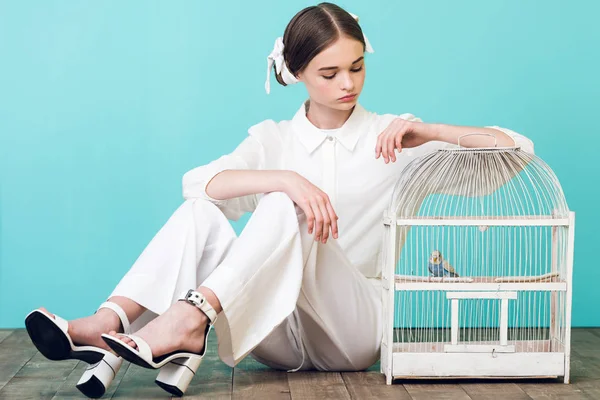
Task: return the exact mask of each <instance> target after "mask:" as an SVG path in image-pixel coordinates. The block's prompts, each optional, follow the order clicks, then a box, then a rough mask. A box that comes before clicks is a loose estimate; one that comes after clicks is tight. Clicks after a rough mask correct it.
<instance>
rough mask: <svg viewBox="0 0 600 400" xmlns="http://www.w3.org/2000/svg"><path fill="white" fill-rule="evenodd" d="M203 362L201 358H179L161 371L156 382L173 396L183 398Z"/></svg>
mask: <svg viewBox="0 0 600 400" xmlns="http://www.w3.org/2000/svg"><path fill="white" fill-rule="evenodd" d="M201 362H202V358H201V357H190V358H177V359H175V360H173V361H171V362H170V363H168V364H166V365H164V366H163V367H162V368H161V369H160V372H159V374H158V376H157V377H156V380H155V382H156V384H157V385H158V386H160V387H161V388H163V389H164V390H166V391H167V392H169V393H171V394H172V395H174V396H183V394H184V393H185V391H186V390H187V388H188V386H189V385H190V382H191V381H192V378H193V377H194V375H195V374H196V371H197V370H198V367H200V363H201Z"/></svg>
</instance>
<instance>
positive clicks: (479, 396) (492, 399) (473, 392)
mask: <svg viewBox="0 0 600 400" xmlns="http://www.w3.org/2000/svg"><path fill="white" fill-rule="evenodd" d="M460 386H461V387H462V388H463V390H464V391H465V392H467V394H468V395H469V396H470V397H471V398H472V399H473V400H496V399H511V400H529V399H531V397H529V395H527V393H525V392H524V391H523V389H521V388H520V387H519V385H517V384H515V383H507V382H498V383H471V382H469V383H461V384H460Z"/></svg>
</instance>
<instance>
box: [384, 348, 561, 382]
mask: <svg viewBox="0 0 600 400" xmlns="http://www.w3.org/2000/svg"><path fill="white" fill-rule="evenodd" d="M393 362H394V367H393V371H394V376H398V377H400V376H403V377H415V376H429V377H435V376H461V377H462V376H467V377H468V376H472V377H476V376H490V377H491V376H515V377H516V376H562V375H563V373H564V354H563V353H497V354H495V355H493V356H492V355H491V354H487V353H464V354H460V353H394V358H393Z"/></svg>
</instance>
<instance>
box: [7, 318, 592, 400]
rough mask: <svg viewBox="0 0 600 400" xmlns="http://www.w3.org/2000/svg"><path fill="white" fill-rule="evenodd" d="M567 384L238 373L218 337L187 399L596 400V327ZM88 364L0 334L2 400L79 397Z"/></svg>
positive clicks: (137, 384) (576, 354)
mask: <svg viewBox="0 0 600 400" xmlns="http://www.w3.org/2000/svg"><path fill="white" fill-rule="evenodd" d="M571 360H572V361H571V375H572V384H570V385H565V384H563V383H560V382H557V381H553V380H513V381H501V382H498V381H478V380H472V381H410V382H408V381H396V382H395V384H394V385H392V386H387V385H386V384H385V380H384V377H383V375H381V374H380V373H379V364H376V365H374V366H372V367H371V368H370V369H369V370H367V371H365V372H352V373H335V372H295V373H289V374H288V373H286V372H281V371H275V370H271V369H269V368H268V367H265V366H263V365H261V364H259V363H258V362H256V361H254V360H253V359H251V358H250V357H247V358H246V359H245V360H244V361H242V362H241V363H240V364H239V365H238V366H237V367H236V368H235V369H231V368H229V367H228V366H226V365H225V364H223V363H222V362H221V361H220V360H219V358H218V357H217V354H216V345H215V335H212V340H211V343H210V348H209V352H208V354H207V356H206V358H205V360H204V362H203V364H202V366H201V368H200V369H199V371H198V373H197V374H196V377H195V378H194V380H193V381H192V384H191V385H190V387H189V389H188V391H187V395H186V396H185V397H184V398H186V399H231V398H234V399H267V400H269V399H290V398H291V399H425V400H434V399H600V329H574V330H573V355H572V359H571ZM84 368H85V364H84V363H82V362H78V361H60V362H55V361H48V360H46V359H45V358H44V357H43V356H42V355H41V354H39V353H38V352H37V351H36V350H35V348H34V347H33V345H32V344H31V342H30V340H29V337H28V336H27V334H26V332H25V331H24V330H22V329H17V330H0V399H18V400H24V399H36V400H37V399H80V398H84V397H83V396H82V395H81V393H80V392H79V391H78V390H77V389H76V388H75V383H76V382H77V381H78V380H79V377H80V376H81V374H82V373H83V370H84ZM155 377H156V372H155V371H151V370H147V369H143V368H139V367H137V366H135V365H131V364H129V363H128V362H125V363H124V364H123V367H122V368H121V370H120V371H119V374H118V375H117V377H116V379H115V380H114V381H113V383H112V385H111V386H110V388H109V390H108V392H107V393H106V395H105V396H104V398H106V399H164V398H169V396H168V395H167V393H166V392H164V391H163V390H162V389H160V388H159V387H158V386H156V385H155V384H154V378H155Z"/></svg>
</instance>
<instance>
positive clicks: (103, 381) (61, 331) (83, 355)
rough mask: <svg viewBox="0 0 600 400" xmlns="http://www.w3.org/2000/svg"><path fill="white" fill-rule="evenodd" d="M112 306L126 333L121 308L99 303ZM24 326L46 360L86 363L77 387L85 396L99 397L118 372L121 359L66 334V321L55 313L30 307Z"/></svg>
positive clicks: (109, 303)
mask: <svg viewBox="0 0 600 400" xmlns="http://www.w3.org/2000/svg"><path fill="white" fill-rule="evenodd" d="M102 308H109V309H111V310H113V311H114V312H115V313H116V314H117V315H118V316H119V319H120V320H121V325H123V330H124V332H125V333H129V319H128V318H127V315H126V314H125V312H124V311H123V309H122V308H121V307H120V306H119V305H117V304H115V303H111V302H105V303H102V304H101V305H100V307H98V310H100V309H102ZM25 328H26V329H27V333H28V334H29V337H30V338H31V341H32V342H33V344H34V345H35V347H36V348H37V349H38V350H39V352H40V353H42V355H43V356H44V357H46V358H48V359H49V360H53V361H61V360H72V359H76V360H81V361H84V362H86V363H88V364H90V365H89V366H88V368H87V369H86V370H85V372H84V373H83V375H82V376H81V379H79V382H77V385H76V386H77V389H79V391H80V392H81V393H83V394H84V395H85V396H87V397H91V398H98V397H102V396H103V395H104V393H105V392H106V389H107V388H108V387H109V386H110V384H111V382H112V381H113V379H114V378H115V376H116V375H117V372H119V369H120V368H121V364H123V359H122V358H121V357H119V356H115V355H114V354H112V353H111V352H110V351H107V350H104V349H102V348H100V347H96V346H79V345H76V344H74V343H73V340H72V339H71V336H69V334H68V329H69V323H68V322H67V321H66V320H64V319H63V318H61V317H59V316H58V315H56V314H54V318H52V317H50V316H49V315H48V314H46V313H45V312H43V311H41V310H33V311H32V312H30V313H29V314H27V316H26V317H25Z"/></svg>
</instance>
